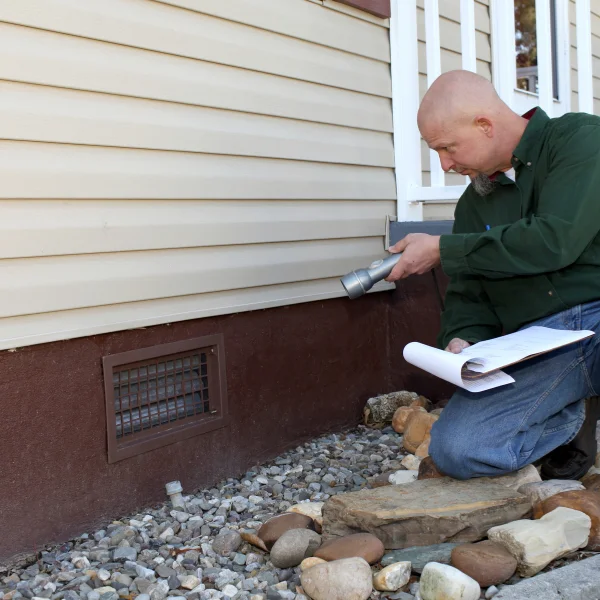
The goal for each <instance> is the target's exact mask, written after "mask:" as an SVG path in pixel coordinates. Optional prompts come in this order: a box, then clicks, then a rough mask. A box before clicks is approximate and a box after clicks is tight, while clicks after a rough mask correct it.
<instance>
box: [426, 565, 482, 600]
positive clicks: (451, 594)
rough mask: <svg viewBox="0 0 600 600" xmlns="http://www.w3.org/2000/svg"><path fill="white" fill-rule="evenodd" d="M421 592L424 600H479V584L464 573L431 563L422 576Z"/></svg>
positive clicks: (447, 566) (448, 566)
mask: <svg viewBox="0 0 600 600" xmlns="http://www.w3.org/2000/svg"><path fill="white" fill-rule="evenodd" d="M419 592H420V594H421V598H423V600H441V599H443V600H479V597H480V596H481V588H480V587H479V584H478V583H477V582H476V581H475V580H474V579H472V578H471V577H469V576H468V575H465V574H464V573H463V572H462V571H459V570H458V569H455V568H454V567H451V566H450V565H443V564H441V563H436V562H430V563H427V564H426V565H425V568H424V569H423V573H422V574H421V582H420V584H419Z"/></svg>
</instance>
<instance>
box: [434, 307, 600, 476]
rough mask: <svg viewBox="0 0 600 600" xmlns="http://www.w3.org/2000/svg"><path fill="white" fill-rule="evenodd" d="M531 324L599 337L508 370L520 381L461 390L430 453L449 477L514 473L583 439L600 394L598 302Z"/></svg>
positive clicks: (442, 417) (438, 426)
mask: <svg viewBox="0 0 600 600" xmlns="http://www.w3.org/2000/svg"><path fill="white" fill-rule="evenodd" d="M531 325H542V326H545V327H551V328H554V329H571V330H580V329H590V330H592V331H595V332H596V334H597V335H595V336H594V337H592V338H589V339H587V340H584V341H582V342H579V343H577V344H571V345H569V346H565V347H564V348H560V349H558V350H555V351H553V352H550V353H547V354H544V355H541V356H539V357H537V358H533V359H530V360H527V361H524V362H522V363H519V364H517V365H514V366H512V367H508V368H506V369H504V371H505V372H506V373H508V374H510V375H511V376H512V377H513V378H514V379H515V383H511V384H509V385H504V386H501V387H498V388H495V389H493V390H489V391H487V392H479V393H472V392H467V391H466V390H463V389H459V391H457V392H456V393H455V394H454V396H452V398H451V400H450V402H449V403H448V405H447V406H446V408H445V409H444V411H443V412H442V414H441V415H440V418H439V420H438V421H436V423H434V425H433V428H432V430H431V443H430V446H429V454H430V456H431V457H432V458H433V461H434V462H435V464H436V465H437V466H438V468H439V469H440V470H441V471H442V472H444V473H445V474H446V475H449V476H450V477H454V478H456V479H470V478H471V477H486V476H492V475H502V474H504V473H510V472H512V471H516V470H518V469H520V468H522V467H524V466H526V465H528V464H530V463H532V462H534V461H536V460H538V459H540V458H542V457H543V456H545V455H546V454H548V453H549V452H550V451H552V450H554V449H555V448H557V447H558V446H561V445H563V444H566V443H568V442H570V441H571V440H572V439H573V438H574V437H575V436H576V435H577V432H578V431H579V428H580V427H581V425H582V423H583V420H584V418H585V398H587V397H589V396H596V395H598V394H599V393H600V335H598V334H599V333H600V301H595V302H591V303H588V304H583V305H580V306H575V307H573V308H570V309H568V310H565V311H564V312H560V313H557V314H554V315H551V316H549V317H545V318H543V319H540V320H539V321H536V322H534V323H530V324H528V325H526V326H525V327H524V328H526V327H530V326H531Z"/></svg>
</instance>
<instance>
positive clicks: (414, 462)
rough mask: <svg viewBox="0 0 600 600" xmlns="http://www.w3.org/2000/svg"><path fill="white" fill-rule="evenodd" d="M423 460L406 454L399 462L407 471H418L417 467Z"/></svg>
mask: <svg viewBox="0 0 600 600" xmlns="http://www.w3.org/2000/svg"><path fill="white" fill-rule="evenodd" d="M422 460H423V459H422V458H419V457H418V456H415V455H414V454H407V455H406V456H405V457H404V458H403V459H402V460H401V461H400V464H401V465H402V466H403V467H404V468H405V469H408V470H409V471H418V470H419V465H420V464H421V461H422Z"/></svg>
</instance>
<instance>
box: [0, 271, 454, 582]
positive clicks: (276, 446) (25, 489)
mask: <svg viewBox="0 0 600 600" xmlns="http://www.w3.org/2000/svg"><path fill="white" fill-rule="evenodd" d="M438 326H439V304H438V297H437V294H436V291H435V286H434V285H433V279H432V278H431V277H430V276H429V274H428V276H423V277H414V278H411V279H410V280H407V281H404V282H402V283H401V284H400V285H399V288H398V290H396V291H395V292H386V293H381V294H370V295H368V296H366V297H363V298H360V299H357V300H353V301H349V300H347V299H334V300H327V301H316V302H309V303H306V304H301V305H294V306H286V307H279V308H273V309H270V310H266V311H251V312H245V313H238V314H235V315H222V316H215V317H208V318H206V319H194V320H189V321H181V322H178V323H174V324H172V325H170V326H169V325H158V326H155V327H150V328H146V329H138V330H135V331H122V332H115V333H110V334H104V335H95V336H90V337H85V338H78V339H74V340H68V341H60V342H54V343H49V344H38V345H33V346H29V347H26V348H23V349H19V350H17V351H16V352H3V353H0V372H1V373H2V378H0V391H1V395H2V419H0V455H1V456H2V468H1V469H0V489H1V490H3V493H2V494H0V527H1V530H2V535H1V536H0V573H1V572H2V567H3V564H7V563H13V564H14V562H15V560H19V559H26V557H27V556H31V554H32V553H33V552H34V551H35V550H36V549H37V550H38V551H39V550H41V549H43V547H44V545H45V544H49V543H53V542H63V541H67V540H68V539H70V537H71V536H76V535H81V534H82V533H84V532H88V533H92V532H93V531H95V530H97V529H98V528H100V527H101V526H104V527H105V526H106V523H107V522H110V520H113V519H116V518H122V517H124V516H126V515H128V514H135V512H137V511H138V510H142V509H143V508H144V507H147V506H150V505H152V504H154V503H156V502H163V501H165V500H166V499H167V498H166V495H165V489H164V486H165V484H166V483H167V482H169V481H172V480H180V481H181V483H182V485H183V488H184V491H185V493H192V492H194V491H195V490H197V489H200V488H203V487H207V486H211V485H213V484H215V483H216V482H218V481H220V480H221V479H222V478H226V477H239V476H241V475H242V474H243V473H244V472H245V471H246V470H247V469H249V468H251V467H252V466H254V465H256V464H260V463H261V462H263V461H264V460H266V459H269V458H272V457H274V456H276V455H277V454H279V453H280V452H282V451H283V450H285V449H288V448H293V447H295V446H297V445H298V444H299V443H301V442H303V441H306V440H308V439H312V438H314V437H315V436H316V435H319V434H322V433H324V432H326V431H340V429H341V428H343V427H348V426H355V425H356V424H357V423H358V422H359V420H360V419H361V415H362V408H363V406H364V404H365V401H366V400H367V399H368V398H369V397H371V396H374V395H376V394H379V393H385V392H389V391H393V390H398V389H411V390H418V391H419V392H420V393H422V394H424V395H426V396H428V397H429V398H431V399H432V400H433V401H438V400H440V399H443V398H447V397H448V395H449V386H447V385H442V383H444V382H442V380H439V379H437V378H434V377H431V376H428V375H427V374H426V373H425V372H423V371H419V370H418V369H416V368H413V367H411V366H410V365H408V364H407V363H405V361H404V360H403V359H402V349H403V348H404V346H405V345H406V344H407V343H408V342H410V341H414V340H419V341H421V342H423V343H427V344H433V343H434V342H435V335H436V333H437V329H438ZM213 334H222V335H223V337H224V350H225V359H226V371H227V378H226V385H227V390H228V405H229V423H228V425H227V426H226V427H224V428H221V429H217V430H214V431H211V432H208V433H205V434H202V435H197V436H195V437H192V438H189V439H184V440H182V441H179V442H177V443H173V444H171V445H168V446H164V447H162V448H158V449H155V450H151V451H148V452H144V453H143V454H139V455H137V456H134V457H132V458H128V459H125V460H120V461H118V462H116V463H112V464H109V463H108V460H107V449H106V439H107V432H106V411H105V398H104V386H103V372H102V357H103V356H106V355H110V354H115V353H119V352H126V351H128V350H134V349H138V348H146V347H152V346H155V345H157V344H162V343H168V342H175V341H179V340H187V339H191V338H196V337H201V336H205V335H213ZM34 560H35V558H34V559H32V560H31V562H30V563H29V564H31V563H32V562H34Z"/></svg>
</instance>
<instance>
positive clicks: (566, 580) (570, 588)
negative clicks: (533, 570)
mask: <svg viewBox="0 0 600 600" xmlns="http://www.w3.org/2000/svg"><path fill="white" fill-rule="evenodd" d="M501 587H502V589H501V590H500V591H499V592H498V593H497V594H496V595H495V596H494V600H541V599H542V598H543V599H544V600H599V599H600V556H594V557H592V558H586V559H585V560H582V561H579V562H575V563H572V564H570V565H567V566H565V567H560V568H558V569H555V570H553V571H550V572H549V573H543V574H541V575H536V576H535V577H532V578H531V579H524V580H523V581H521V582H519V583H517V584H516V585H513V586H501Z"/></svg>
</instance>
